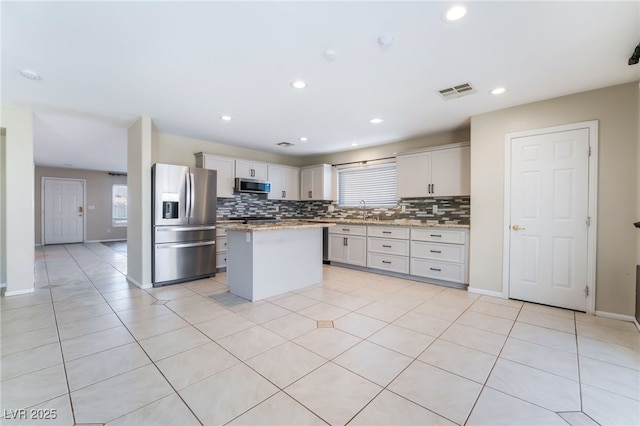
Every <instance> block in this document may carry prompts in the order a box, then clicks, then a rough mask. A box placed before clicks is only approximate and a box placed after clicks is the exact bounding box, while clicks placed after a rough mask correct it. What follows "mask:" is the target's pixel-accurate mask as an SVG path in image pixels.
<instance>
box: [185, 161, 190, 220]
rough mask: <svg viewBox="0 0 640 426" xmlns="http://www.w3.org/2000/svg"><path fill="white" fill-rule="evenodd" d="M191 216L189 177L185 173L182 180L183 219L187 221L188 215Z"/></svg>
mask: <svg viewBox="0 0 640 426" xmlns="http://www.w3.org/2000/svg"><path fill="white" fill-rule="evenodd" d="M190 214H191V180H190V175H189V173H187V174H186V175H185V179H184V217H185V218H186V219H187V222H188V221H189V215H190Z"/></svg>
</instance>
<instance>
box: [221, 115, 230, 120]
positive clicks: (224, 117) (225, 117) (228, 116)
mask: <svg viewBox="0 0 640 426" xmlns="http://www.w3.org/2000/svg"><path fill="white" fill-rule="evenodd" d="M220 120H222V121H231V116H230V115H223V116H221V117H220Z"/></svg>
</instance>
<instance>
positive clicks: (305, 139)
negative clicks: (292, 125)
mask: <svg viewBox="0 0 640 426" xmlns="http://www.w3.org/2000/svg"><path fill="white" fill-rule="evenodd" d="M308 140H309V139H308V138H306V137H304V136H303V137H301V138H300V142H306V141H308Z"/></svg>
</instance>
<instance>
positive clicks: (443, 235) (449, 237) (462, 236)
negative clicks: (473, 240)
mask: <svg viewBox="0 0 640 426" xmlns="http://www.w3.org/2000/svg"><path fill="white" fill-rule="evenodd" d="M411 239H412V240H414V241H434V242H437V243H450V244H464V243H466V232H465V231H454V230H450V229H438V228H424V229H421V228H411Z"/></svg>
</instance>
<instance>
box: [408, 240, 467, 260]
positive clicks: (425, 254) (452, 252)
mask: <svg viewBox="0 0 640 426" xmlns="http://www.w3.org/2000/svg"><path fill="white" fill-rule="evenodd" d="M464 254H465V246H461V245H459V244H439V243H428V242H425V241H411V256H412V257H420V258H422V259H432V260H442V261H446V262H457V263H464V261H465V256H464Z"/></svg>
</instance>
